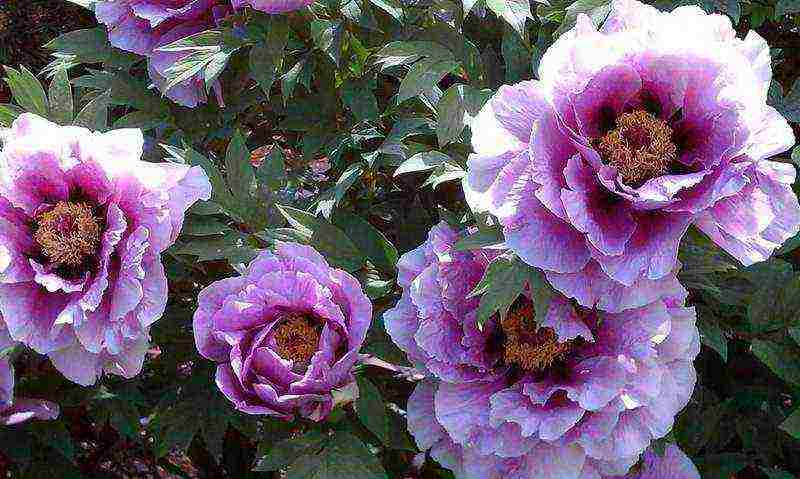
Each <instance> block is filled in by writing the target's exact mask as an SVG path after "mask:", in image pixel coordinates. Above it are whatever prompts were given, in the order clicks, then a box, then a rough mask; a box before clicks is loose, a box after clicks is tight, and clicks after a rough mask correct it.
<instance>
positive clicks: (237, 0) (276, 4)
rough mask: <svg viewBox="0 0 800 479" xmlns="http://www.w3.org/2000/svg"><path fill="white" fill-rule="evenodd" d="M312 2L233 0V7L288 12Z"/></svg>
mask: <svg viewBox="0 0 800 479" xmlns="http://www.w3.org/2000/svg"><path fill="white" fill-rule="evenodd" d="M312 3H314V0H233V8H242V7H245V6H250V7H253V8H254V9H256V10H261V11H262V12H265V13H288V12H293V11H295V10H300V9H301V8H303V7H307V6H309V5H311V4H312Z"/></svg>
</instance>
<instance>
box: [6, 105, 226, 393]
mask: <svg viewBox="0 0 800 479" xmlns="http://www.w3.org/2000/svg"><path fill="white" fill-rule="evenodd" d="M142 148H143V137H142V134H141V132H140V131H139V130H115V131H111V132H108V133H92V132H90V131H89V130H86V129H84V128H78V127H60V126H58V125H55V124H53V123H50V122H49V121H47V120H44V119H42V118H40V117H38V116H35V115H31V114H23V115H21V116H20V117H19V118H18V119H17V120H16V121H15V122H14V123H13V125H12V128H11V132H10V134H9V135H8V136H7V137H6V138H5V143H4V145H3V149H2V151H1V152H0V314H2V316H3V317H4V318H5V320H6V323H7V325H8V330H9V333H10V335H11V337H12V338H13V339H14V340H15V341H19V342H22V343H24V344H25V345H26V346H28V347H30V348H32V349H34V350H36V351H38V352H39V353H42V354H46V355H48V356H49V357H50V360H51V361H52V362H53V364H54V365H55V367H56V368H57V369H58V370H59V371H61V373H63V374H64V376H66V377H67V378H68V379H70V380H72V381H74V382H76V383H79V384H83V385H89V384H92V383H94V382H95V381H96V380H97V378H98V376H100V375H101V374H102V373H103V371H106V372H110V373H113V374H118V375H121V376H124V377H126V378H130V377H133V376H135V375H136V374H138V373H139V371H140V370H141V367H142V361H143V358H144V355H145V351H146V350H147V347H148V342H149V333H148V332H149V329H150V326H151V325H152V324H153V323H154V322H155V321H156V320H158V319H159V318H160V317H161V315H162V314H163V312H164V308H165V306H166V302H167V279H166V276H165V275H164V268H163V266H162V265H161V253H162V252H163V251H164V250H165V249H166V248H168V247H169V246H170V245H172V244H173V243H174V241H175V239H176V238H177V237H178V233H179V232H180V230H181V226H182V225H183V216H184V213H185V212H186V210H187V209H188V208H189V206H191V205H192V204H193V203H194V202H196V201H197V200H198V199H200V198H202V199H209V197H210V195H211V185H210V183H209V181H208V178H207V177H206V175H205V173H204V172H203V170H202V169H201V168H199V167H192V168H190V167H187V166H184V165H178V164H172V163H162V164H154V163H148V162H145V161H142V159H141V156H142Z"/></svg>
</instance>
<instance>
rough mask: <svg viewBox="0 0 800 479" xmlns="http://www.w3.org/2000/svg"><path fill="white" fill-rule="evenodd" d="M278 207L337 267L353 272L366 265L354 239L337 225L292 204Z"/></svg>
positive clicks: (292, 224) (290, 222) (291, 223)
mask: <svg viewBox="0 0 800 479" xmlns="http://www.w3.org/2000/svg"><path fill="white" fill-rule="evenodd" d="M276 207H277V208H278V211H279V212H280V213H281V214H282V215H283V217H284V218H286V220H287V221H288V222H289V224H290V225H291V226H292V227H293V228H294V229H296V230H298V231H300V232H301V233H302V234H303V235H305V236H307V237H309V238H310V244H311V245H312V246H314V247H315V248H316V249H317V250H318V251H319V252H320V253H322V255H323V256H325V258H326V259H327V260H328V261H329V262H330V263H331V264H332V265H334V266H335V267H337V268H342V269H344V270H346V271H350V272H352V271H355V270H357V269H359V268H361V267H362V266H363V265H364V262H365V260H366V258H364V256H363V255H362V254H361V252H360V251H359V249H358V247H357V246H356V245H355V244H354V243H353V241H352V240H351V239H350V238H348V237H347V235H345V234H344V232H343V231H342V230H340V229H339V228H337V227H336V226H333V225H332V224H330V223H329V222H327V221H325V220H324V219H320V218H317V217H316V216H314V215H312V214H310V213H308V212H305V211H302V210H298V209H296V208H292V207H291V206H282V205H276Z"/></svg>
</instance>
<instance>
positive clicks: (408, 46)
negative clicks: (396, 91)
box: [375, 41, 455, 70]
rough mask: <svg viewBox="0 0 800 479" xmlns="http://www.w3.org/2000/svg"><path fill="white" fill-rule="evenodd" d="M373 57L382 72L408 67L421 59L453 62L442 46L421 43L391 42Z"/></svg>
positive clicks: (449, 53) (450, 54)
mask: <svg viewBox="0 0 800 479" xmlns="http://www.w3.org/2000/svg"><path fill="white" fill-rule="evenodd" d="M375 56H376V63H377V64H378V65H380V66H381V68H382V69H384V70H385V69H387V68H391V67H395V66H399V65H409V64H411V63H414V62H416V61H417V60H419V59H420V58H422V57H429V58H432V59H437V60H441V61H453V60H455V58H454V57H453V54H452V52H450V50H448V49H447V48H445V47H443V46H442V45H440V44H438V43H434V42H423V41H411V42H392V43H389V44H388V45H386V46H385V47H383V48H381V50H380V51H379V52H378V53H377V54H376V55H375Z"/></svg>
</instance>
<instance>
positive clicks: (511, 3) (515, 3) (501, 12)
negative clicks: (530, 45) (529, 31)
mask: <svg viewBox="0 0 800 479" xmlns="http://www.w3.org/2000/svg"><path fill="white" fill-rule="evenodd" d="M486 6H487V7H489V10H491V11H493V12H494V13H495V15H497V16H498V17H500V18H502V19H503V20H505V21H506V22H508V24H509V25H511V27H512V28H513V29H514V30H515V31H516V32H517V34H518V35H520V36H524V34H525V21H526V20H527V19H529V18H531V19H532V18H533V15H532V14H531V4H530V1H528V0H486Z"/></svg>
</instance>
